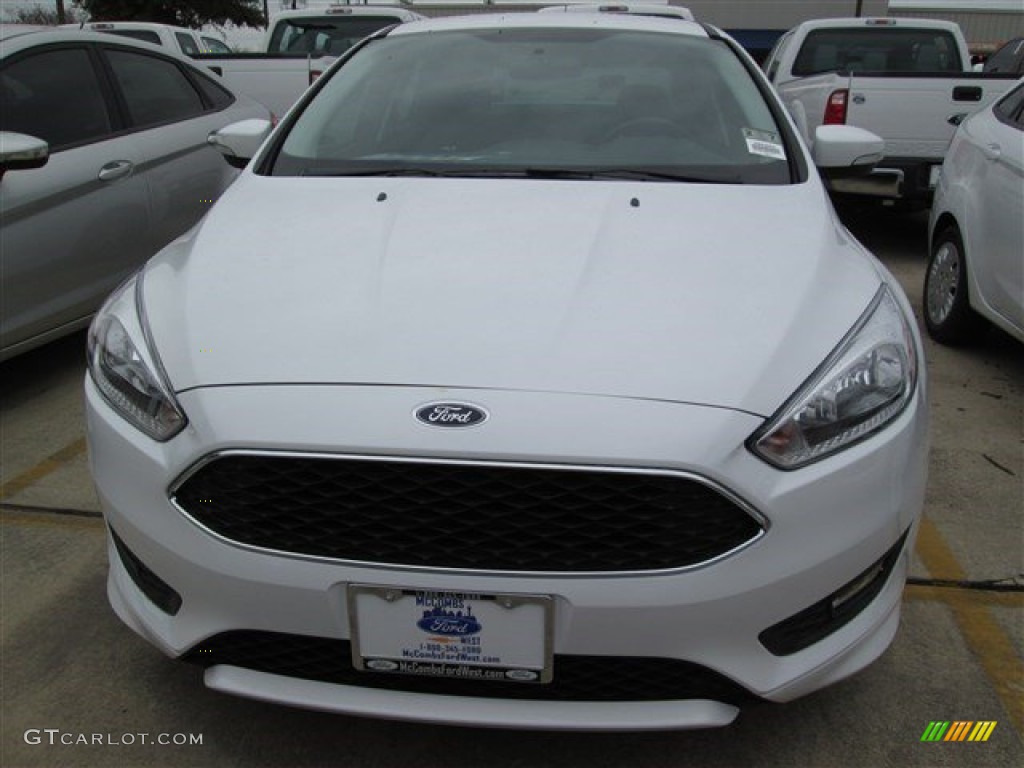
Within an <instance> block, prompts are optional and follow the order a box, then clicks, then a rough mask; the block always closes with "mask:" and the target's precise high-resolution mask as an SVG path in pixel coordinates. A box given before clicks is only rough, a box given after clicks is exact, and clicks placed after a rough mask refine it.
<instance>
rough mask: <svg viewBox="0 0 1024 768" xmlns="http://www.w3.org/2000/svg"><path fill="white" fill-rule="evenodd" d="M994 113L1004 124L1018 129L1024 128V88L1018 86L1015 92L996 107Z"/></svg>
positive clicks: (1000, 101)
mask: <svg viewBox="0 0 1024 768" xmlns="http://www.w3.org/2000/svg"><path fill="white" fill-rule="evenodd" d="M993 111H994V112H995V114H996V117H997V118H999V120H1001V121H1002V122H1004V123H1007V124H1009V125H1013V126H1015V127H1017V128H1020V127H1022V125H1024V123H1022V121H1024V116H1022V111H1024V86H1017V88H1015V89H1014V90H1012V91H1010V93H1008V94H1007V95H1006V96H1003V98H1002V99H1000V100H999V102H998V103H997V104H996V105H995V107H994V108H993Z"/></svg>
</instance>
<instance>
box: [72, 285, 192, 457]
mask: <svg viewBox="0 0 1024 768" xmlns="http://www.w3.org/2000/svg"><path fill="white" fill-rule="evenodd" d="M141 292H142V274H141V273H139V274H137V275H136V276H135V277H133V278H131V279H130V280H128V281H127V282H125V283H124V284H122V285H121V287H120V288H118V289H117V290H116V291H114V293H112V294H111V295H110V298H108V299H107V301H106V303H105V304H104V305H103V307H102V308H101V309H100V311H99V313H98V314H97V315H96V318H95V319H94V320H93V322H92V326H91V327H90V328H89V373H90V374H91V375H92V380H93V381H94V382H95V383H96V387H97V388H98V389H99V391H100V392H101V393H102V394H103V397H104V398H106V401H107V402H108V403H110V405H111V406H112V407H113V408H114V410H116V411H117V412H118V413H120V414H121V415H122V416H123V417H124V418H125V419H126V420H128V422H130V423H131V424H132V425H134V426H135V427H137V428H138V429H140V430H142V431H143V432H145V433H146V434H147V435H149V436H150V437H152V438H153V439H154V440H159V441H160V442H163V441H165V440H170V439H171V438H172V437H174V436H175V435H176V434H178V433H179V432H180V431H181V430H183V429H184V428H185V424H186V423H187V420H186V418H185V413H184V412H183V411H182V410H181V406H179V405H178V402H177V401H176V400H175V399H174V395H173V394H172V393H171V388H170V387H169V386H168V385H167V383H166V377H165V376H164V375H163V371H162V368H161V366H160V362H159V360H158V359H157V357H156V353H155V352H153V351H152V350H151V348H150V346H149V345H148V344H147V343H146V342H147V338H146V337H147V334H146V329H145V319H144V317H143V314H142V310H141V306H142V305H141V300H140V299H141Z"/></svg>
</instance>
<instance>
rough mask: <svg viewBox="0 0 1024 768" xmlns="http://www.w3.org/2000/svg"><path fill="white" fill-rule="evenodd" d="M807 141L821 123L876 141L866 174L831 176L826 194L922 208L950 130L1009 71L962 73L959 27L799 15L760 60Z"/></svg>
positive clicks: (1008, 82)
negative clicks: (876, 155) (875, 160)
mask: <svg viewBox="0 0 1024 768" xmlns="http://www.w3.org/2000/svg"><path fill="white" fill-rule="evenodd" d="M764 67H765V71H766V72H767V74H768V79H769V80H771V82H772V84H773V85H774V86H775V88H776V90H777V91H778V93H779V96H780V97H781V98H782V101H783V102H784V103H785V105H786V107H787V108H788V109H789V111H790V113H791V114H792V116H793V119H794V120H795V121H796V123H797V126H798V127H799V129H800V131H801V132H802V133H803V135H804V138H805V139H806V140H807V142H808V143H809V144H812V145H813V142H814V130H815V128H817V127H818V126H820V125H828V124H845V125H853V126H857V127H859V128H863V129H865V130H868V131H871V132H872V133H874V134H877V135H878V136H880V137H882V138H883V139H884V140H885V151H884V157H883V159H882V161H881V162H880V163H879V164H878V165H877V167H876V168H875V169H874V170H873V171H872V172H871V173H870V174H868V175H862V176H852V177H848V178H836V179H830V180H829V183H830V187H831V189H832V191H833V192H836V193H839V194H852V195H868V196H872V197H877V198H882V199H889V200H898V201H901V202H902V203H904V204H905V205H907V206H908V207H918V206H923V205H927V204H928V203H929V202H930V200H931V197H932V192H933V190H934V188H935V182H936V181H937V179H938V174H939V169H940V168H941V167H942V160H943V158H944V157H945V154H946V149H947V148H948V146H949V142H950V140H951V139H952V138H953V133H954V132H955V131H956V126H957V125H959V124H960V122H961V121H962V120H963V119H964V118H965V117H966V116H967V115H969V114H971V113H972V112H975V111H977V110H979V109H981V108H983V107H985V106H987V105H988V104H990V103H992V102H993V101H994V100H996V99H997V98H998V97H999V96H1000V95H1002V94H1003V93H1005V92H1006V91H1008V90H1009V89H1010V88H1011V87H1012V86H1013V83H1014V78H1015V76H1013V75H998V74H996V75H988V74H981V73H972V72H970V67H971V64H970V56H969V54H968V51H967V44H966V42H965V41H964V38H963V35H962V34H961V32H960V28H959V27H958V26H957V25H956V24H953V23H951V22H945V21H933V20H925V19H909V18H908V19H893V18H868V19H864V18H855V19H823V20H817V21H807V22H804V23H803V24H800V25H798V26H796V27H794V28H793V29H791V30H790V31H789V32H787V33H785V34H784V35H783V36H782V37H781V38H780V39H779V41H778V43H777V44H776V46H775V48H774V49H773V50H772V52H771V54H769V56H768V59H767V60H766V61H765V64H764Z"/></svg>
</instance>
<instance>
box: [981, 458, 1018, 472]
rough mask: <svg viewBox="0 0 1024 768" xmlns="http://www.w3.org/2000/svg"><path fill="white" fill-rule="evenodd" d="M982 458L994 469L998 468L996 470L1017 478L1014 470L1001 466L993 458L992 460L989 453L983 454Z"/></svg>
mask: <svg viewBox="0 0 1024 768" xmlns="http://www.w3.org/2000/svg"><path fill="white" fill-rule="evenodd" d="M981 457H982V458H983V459H985V461H987V462H988V463H989V464H991V465H992V466H993V467H995V468H996V469H998V470H1002V471H1003V472H1005V473H1006V474H1008V475H1009V476H1010V477H1016V476H1017V473H1016V472H1014V471H1013V470H1012V469H1010V468H1009V467H1004V466H1003V465H1002V464H1000V463H999V462H998V461H996V460H995V459H993V458H992V457H991V456H989V455H988V454H987V453H983V454H981Z"/></svg>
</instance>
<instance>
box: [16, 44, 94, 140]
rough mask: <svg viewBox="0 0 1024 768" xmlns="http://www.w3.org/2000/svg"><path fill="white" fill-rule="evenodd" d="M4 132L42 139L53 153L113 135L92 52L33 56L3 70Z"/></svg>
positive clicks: (71, 50)
mask: <svg viewBox="0 0 1024 768" xmlns="http://www.w3.org/2000/svg"><path fill="white" fill-rule="evenodd" d="M0 130H4V131H16V132H17V133H26V134H28V135H30V136H35V137H36V138H40V139H43V140H45V141H46V142H48V143H49V145H50V150H51V151H57V150H60V149H63V148H65V147H68V146H71V145H74V144H83V143H86V142H89V141H96V140H98V139H101V138H103V137H104V136H106V135H108V134H110V132H111V123H110V115H109V113H108V111H107V104H106V102H105V100H104V97H103V91H102V90H101V88H100V84H99V80H98V79H97V77H96V71H95V69H94V68H93V65H92V61H91V59H90V57H89V53H88V51H86V50H85V49H84V48H66V49H60V50H50V51H44V52H42V53H35V54H30V55H28V56H23V57H19V58H18V59H16V60H14V61H12V62H11V63H10V64H8V65H7V66H5V67H4V68H3V69H2V70H0Z"/></svg>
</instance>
